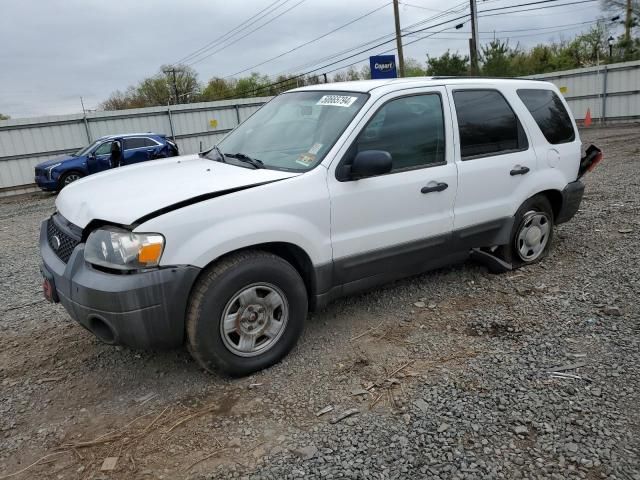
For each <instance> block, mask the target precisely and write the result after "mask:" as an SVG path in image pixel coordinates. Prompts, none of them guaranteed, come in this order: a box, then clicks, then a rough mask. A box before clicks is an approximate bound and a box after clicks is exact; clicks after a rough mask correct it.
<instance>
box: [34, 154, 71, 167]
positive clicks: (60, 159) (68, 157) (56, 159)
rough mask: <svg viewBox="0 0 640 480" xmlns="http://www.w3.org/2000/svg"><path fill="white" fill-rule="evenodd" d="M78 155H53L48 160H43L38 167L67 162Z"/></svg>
mask: <svg viewBox="0 0 640 480" xmlns="http://www.w3.org/2000/svg"><path fill="white" fill-rule="evenodd" d="M76 158H78V157H72V156H71V155H58V156H57V157H53V158H52V159H50V160H47V161H46V162H42V163H39V164H37V165H36V168H47V167H50V166H51V165H55V164H56V163H60V162H66V161H67V160H75V159H76Z"/></svg>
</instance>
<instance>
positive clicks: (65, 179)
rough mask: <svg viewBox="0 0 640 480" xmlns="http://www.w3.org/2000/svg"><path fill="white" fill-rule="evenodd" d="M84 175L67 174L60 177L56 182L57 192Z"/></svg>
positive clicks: (78, 173) (76, 173)
mask: <svg viewBox="0 0 640 480" xmlns="http://www.w3.org/2000/svg"><path fill="white" fill-rule="evenodd" d="M82 177H84V175H83V174H82V173H80V172H67V173H65V174H64V175H62V176H61V177H60V180H58V191H60V190H62V189H63V188H64V187H66V186H67V185H69V184H70V183H73V182H75V181H76V180H80V179H81V178H82Z"/></svg>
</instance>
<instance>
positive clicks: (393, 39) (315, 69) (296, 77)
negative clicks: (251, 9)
mask: <svg viewBox="0 0 640 480" xmlns="http://www.w3.org/2000/svg"><path fill="white" fill-rule="evenodd" d="M557 1H559V0H541V1H537V2H529V3H526V4H519V5H511V6H509V7H503V8H498V9H489V10H484V11H483V12H491V11H494V10H504V8H518V7H521V6H529V5H539V4H546V3H552V2H557ZM593 1H597V0H578V1H575V2H571V3H563V4H561V5H557V6H566V5H574V4H581V3H588V2H593ZM465 3H466V2H465ZM555 6H556V5H545V6H544V7H537V8H536V9H540V8H550V7H555ZM453 8H456V7H453ZM483 12H479V13H483ZM511 13H518V12H504V11H501V12H499V13H495V14H489V15H485V16H493V15H507V14H511ZM439 16H440V17H441V16H442V15H439ZM468 16H469V14H464V15H461V16H459V17H456V18H453V19H449V20H445V21H443V22H440V23H438V24H435V25H430V26H428V27H424V28H420V29H417V30H411V31H408V32H405V33H403V34H402V35H401V36H403V37H404V36H407V35H412V34H416V33H420V32H423V31H425V30H429V29H432V28H435V27H438V26H441V25H445V24H448V23H451V22H455V21H458V20H461V19H465V18H467V17H468ZM417 23H421V24H424V23H425V21H422V22H417ZM450 28H451V27H447V28H445V29H442V30H440V31H439V32H432V33H430V34H429V35H425V36H423V37H420V38H417V39H415V40H412V41H411V42H407V44H406V45H411V44H414V43H416V42H419V41H422V40H424V39H426V38H429V37H431V36H433V35H436V34H437V33H441V32H442V31H445V30H448V29H450ZM391 35H392V36H393V34H391ZM386 36H389V35H386ZM386 36H385V37H386ZM380 38H384V37H380ZM393 41H395V38H391V39H390V40H386V41H382V42H380V43H378V44H376V45H373V46H372V47H369V48H366V49H364V50H361V51H359V52H357V53H354V54H352V55H349V56H347V57H344V58H342V59H340V60H336V61H334V62H331V63H328V64H326V65H322V66H320V67H317V68H313V69H311V70H308V71H306V72H304V73H301V74H298V75H295V76H292V77H290V78H287V79H285V80H281V81H278V82H274V83H271V84H267V85H262V86H260V87H258V88H256V89H254V90H253V91H252V92H250V93H251V94H253V95H255V94H256V93H258V92H260V91H263V90H265V89H269V88H272V87H277V86H279V85H282V84H285V83H288V82H291V81H293V80H296V79H298V78H301V77H304V76H305V75H309V74H311V73H315V72H317V71H319V70H323V69H326V68H327V67H330V66H332V65H335V64H338V63H342V62H344V61H345V60H349V59H351V58H354V57H356V56H358V55H360V54H362V53H365V52H368V51H370V50H373V49H376V48H378V47H380V46H382V45H386V44H388V43H390V42H393ZM368 43H372V42H368ZM393 50H394V49H393V48H392V49H389V50H386V51H385V52H381V53H386V52H389V51H393ZM364 60H366V58H364V59H360V60H357V61H355V62H352V63H351V64H348V65H342V66H340V67H338V68H335V69H333V70H328V71H326V72H325V73H331V72H333V71H336V70H339V69H343V68H347V67H349V66H352V65H355V64H357V63H360V62H362V61H364ZM245 94H246V93H245ZM228 98H233V97H228ZM226 99H227V98H224V99H223V100H226Z"/></svg>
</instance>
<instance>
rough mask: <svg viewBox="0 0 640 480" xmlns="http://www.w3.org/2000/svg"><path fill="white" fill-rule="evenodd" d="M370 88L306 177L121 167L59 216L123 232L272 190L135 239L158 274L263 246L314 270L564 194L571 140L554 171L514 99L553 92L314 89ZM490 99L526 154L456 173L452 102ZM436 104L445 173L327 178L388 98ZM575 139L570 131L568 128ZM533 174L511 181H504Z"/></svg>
mask: <svg viewBox="0 0 640 480" xmlns="http://www.w3.org/2000/svg"><path fill="white" fill-rule="evenodd" d="M365 86H366V88H368V93H369V95H370V98H369V99H368V101H367V103H366V104H365V105H364V106H363V108H362V109H361V110H360V111H359V112H358V114H357V115H356V117H355V118H354V119H353V121H352V122H351V124H350V125H349V126H348V127H347V129H346V130H345V132H344V133H343V134H342V135H341V136H340V138H339V139H338V141H337V142H336V143H335V144H334V145H333V147H332V148H331V150H330V151H329V152H328V153H327V155H326V156H325V158H324V159H323V161H322V163H321V164H320V165H318V166H317V167H316V168H314V169H312V170H311V171H308V172H306V173H303V174H296V173H288V172H280V171H274V170H266V169H258V170H252V169H247V168H242V167H235V166H232V165H227V164H222V163H218V162H213V161H209V160H205V159H200V158H199V157H197V156H188V157H177V158H171V159H167V160H162V161H156V162H153V163H151V164H150V163H146V164H145V163H143V164H138V165H133V166H129V167H123V168H120V169H117V170H112V171H109V172H105V173H102V174H98V175H94V176H91V177H88V178H86V179H83V180H81V181H78V182H76V183H74V184H72V185H70V186H69V187H67V188H66V189H65V190H63V192H62V193H61V194H60V196H59V197H58V201H57V203H56V206H57V208H58V210H59V211H60V213H61V214H62V215H64V216H65V217H66V218H67V219H69V220H70V221H71V222H73V223H75V224H77V225H79V226H80V227H84V226H86V225H87V224H88V223H89V222H90V221H91V220H92V219H101V220H105V221H108V222H114V223H120V224H130V223H132V222H133V221H134V220H136V219H138V218H140V217H142V216H144V215H147V214H149V213H150V212H153V211H156V210H158V209H161V208H163V207H165V206H168V205H172V204H175V203H177V202H180V201H183V200H186V199H189V198H192V197H196V196H198V195H203V194H206V193H210V192H217V191H222V190H226V189H230V188H236V187H239V186H243V185H251V184H256V183H262V182H267V181H270V180H280V181H276V182H273V183H270V184H267V185H262V186H260V187H256V188H249V189H245V190H241V191H238V192H235V193H233V194H231V195H222V196H220V197H216V198H212V199H209V200H205V201H201V202H198V203H195V204H192V205H189V206H186V207H183V208H180V209H177V210H173V211H171V212H169V213H166V214H162V215H160V216H157V217H155V218H153V219H151V220H149V221H147V222H146V223H144V224H142V225H139V226H138V227H137V228H136V231H139V232H157V233H161V234H162V235H164V237H165V238H166V247H165V250H164V253H163V256H162V260H161V264H162V265H177V264H190V265H195V266H198V267H204V266H206V265H208V264H209V263H210V262H212V261H214V260H215V259H217V258H219V257H220V256H221V255H224V254H226V253H228V252H231V251H234V250H237V249H240V248H245V247H250V246H252V245H257V244H261V243H266V242H287V243H291V244H294V245H297V246H298V247H300V248H301V249H303V250H304V251H305V252H306V253H307V254H308V255H309V257H310V259H311V261H312V262H313V263H314V265H321V264H326V263H329V262H331V261H332V260H335V259H339V258H342V257H346V256H349V255H353V254H357V253H363V252H367V251H372V250H376V249H380V248H384V247H389V246H393V245H399V244H402V243H407V242H410V241H412V240H419V239H421V238H428V237H432V236H436V235H439V234H442V233H446V232H450V231H452V230H453V229H459V228H464V227H467V226H471V225H475V224H479V223H482V222H486V221H490V220H493V219H498V218H502V217H505V216H510V215H513V214H514V213H515V212H516V210H517V209H518V207H519V206H520V205H521V204H522V202H524V201H525V200H526V199H527V198H529V197H531V196H532V195H535V194H536V193H539V192H541V191H544V190H558V191H559V190H562V189H563V188H564V187H565V185H566V184H567V183H569V182H571V181H573V180H575V178H576V173H577V169H578V164H579V159H580V139H579V138H576V139H575V141H574V142H571V143H569V144H563V145H559V146H554V147H553V148H557V149H558V151H559V154H560V161H559V162H558V165H556V166H555V168H551V167H550V166H549V164H548V161H547V158H548V157H547V154H548V151H549V148H550V145H549V144H548V143H547V142H546V140H545V139H544V137H543V135H542V133H541V132H540V131H539V128H538V127H537V125H536V124H535V121H534V120H533V117H531V115H530V114H529V113H528V111H527V110H526V108H525V107H524V105H523V104H522V102H521V101H520V100H519V98H518V97H517V94H516V89H517V88H546V89H552V90H554V91H556V92H558V91H557V88H555V87H554V86H553V85H552V84H549V83H542V82H533V81H523V80H490V79H484V80H469V79H450V80H437V81H435V80H429V79H410V80H405V79H401V80H396V81H371V82H357V83H353V84H350V83H344V84H339V85H337V86H336V85H335V84H330V85H316V86H313V87H305V88H303V89H300V90H305V89H306V90H311V89H317V88H321V89H323V90H327V91H329V90H330V89H331V88H335V89H336V91H338V92H340V91H341V90H342V91H344V90H349V89H351V90H355V89H362V88H365ZM471 87H481V88H489V87H490V88H496V89H499V90H500V92H502V94H503V95H504V96H505V97H506V98H507V100H508V101H509V103H510V104H511V106H512V108H513V109H514V111H515V112H516V113H517V115H518V117H519V118H520V121H521V123H522V124H523V127H524V129H525V132H526V134H527V136H528V141H529V149H528V150H527V151H524V152H517V153H510V154H506V155H497V156H493V157H484V158H482V159H477V160H471V161H465V162H462V161H461V160H460V148H459V144H458V142H459V139H458V128H457V120H456V116H455V108H454V107H453V105H452V103H451V102H452V90H453V89H456V88H471ZM434 92H437V93H439V94H440V95H441V97H442V101H443V107H444V116H445V138H446V164H444V165H439V166H432V167H429V168H420V169H414V170H410V171H404V172H397V173H393V174H387V175H381V176H378V177H374V178H367V179H361V180H357V181H349V182H339V181H338V180H336V176H335V169H336V167H337V165H338V163H339V161H340V159H341V158H342V156H343V155H344V153H345V152H346V150H347V149H348V148H349V146H350V145H351V143H352V141H353V140H354V139H355V138H356V137H357V135H358V134H359V133H360V131H361V130H362V128H363V127H364V126H365V124H366V123H367V121H368V120H369V119H370V118H371V117H372V116H373V115H374V114H375V113H376V112H377V110H378V109H379V108H380V106H381V105H382V104H383V103H385V102H386V101H387V100H390V99H392V98H394V97H397V96H403V95H411V94H420V93H434ZM574 128H575V124H574ZM517 166H527V167H529V168H530V172H529V173H528V174H526V175H522V176H516V177H513V176H511V175H510V173H509V172H510V170H511V169H512V168H514V167H517ZM432 182H445V183H447V184H448V186H449V187H448V188H447V189H446V190H444V191H442V192H436V193H430V194H427V195H424V194H421V193H420V189H421V188H422V187H423V186H427V185H430V184H432Z"/></svg>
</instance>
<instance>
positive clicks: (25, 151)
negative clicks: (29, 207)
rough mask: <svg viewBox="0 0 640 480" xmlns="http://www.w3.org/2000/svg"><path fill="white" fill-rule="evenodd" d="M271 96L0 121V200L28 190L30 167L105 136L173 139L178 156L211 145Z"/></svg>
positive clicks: (31, 170)
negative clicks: (145, 134) (147, 135)
mask: <svg viewBox="0 0 640 480" xmlns="http://www.w3.org/2000/svg"><path fill="white" fill-rule="evenodd" d="M269 98H270V97H261V98H250V99H238V100H226V101H220V102H203V103H193V104H187V105H171V106H170V107H169V106H162V107H150V108H138V109H132V110H123V111H114V112H91V113H88V114H87V115H86V116H85V115H82V114H80V115H79V114H75V115H57V116H52V117H40V118H29V119H11V120H7V121H0V196H3V195H6V194H10V193H12V192H16V191H21V192H22V191H24V190H25V189H28V188H31V187H33V167H34V166H35V165H36V164H38V163H40V162H42V161H44V160H47V159H50V158H52V157H55V156H57V155H62V154H65V153H72V152H74V151H76V150H78V149H79V148H81V147H82V146H84V145H86V144H87V143H89V142H90V141H93V140H95V139H97V138H99V137H102V136H104V135H113V134H120V133H138V132H140V133H142V132H155V133H164V134H166V135H168V136H175V138H176V141H177V143H178V146H179V147H180V151H181V153H183V154H189V153H196V152H198V151H199V150H200V148H205V147H209V146H211V145H213V144H214V143H216V142H218V141H219V140H220V139H222V138H223V137H224V136H225V135H226V134H227V133H228V132H229V131H231V130H232V129H233V128H234V127H235V126H236V125H237V124H238V122H239V121H244V120H245V119H246V118H247V117H248V116H249V115H251V114H252V113H253V112H255V111H256V110H257V109H258V108H260V106H261V105H263V104H264V103H265V102H266V101H268V100H269Z"/></svg>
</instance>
